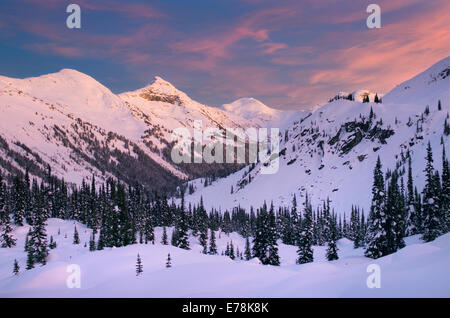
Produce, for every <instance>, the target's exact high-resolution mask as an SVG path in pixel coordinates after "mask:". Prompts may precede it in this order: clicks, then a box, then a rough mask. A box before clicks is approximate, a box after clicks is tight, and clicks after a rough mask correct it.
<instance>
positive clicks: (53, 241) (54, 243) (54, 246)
mask: <svg viewBox="0 0 450 318" xmlns="http://www.w3.org/2000/svg"><path fill="white" fill-rule="evenodd" d="M48 247H49V248H50V249H51V250H53V249H55V248H56V242H55V240H54V239H53V236H50V243H49V244H48Z"/></svg>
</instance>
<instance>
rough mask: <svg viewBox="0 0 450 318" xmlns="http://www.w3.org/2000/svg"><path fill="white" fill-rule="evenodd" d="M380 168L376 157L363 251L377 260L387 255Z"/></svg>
mask: <svg viewBox="0 0 450 318" xmlns="http://www.w3.org/2000/svg"><path fill="white" fill-rule="evenodd" d="M381 167H382V166H381V160H380V157H378V159H377V164H376V166H375V170H374V177H373V186H372V203H371V206H370V214H369V221H368V222H369V227H368V232H367V247H366V250H365V255H366V256H367V257H371V258H379V257H381V256H384V255H387V254H388V238H387V232H386V223H387V216H386V212H385V210H386V195H385V189H384V177H383V172H382V171H381Z"/></svg>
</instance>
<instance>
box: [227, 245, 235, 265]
mask: <svg viewBox="0 0 450 318" xmlns="http://www.w3.org/2000/svg"><path fill="white" fill-rule="evenodd" d="M228 256H229V257H230V258H231V259H232V260H234V259H235V257H236V256H235V255H234V246H233V241H231V243H230V250H229V254H228Z"/></svg>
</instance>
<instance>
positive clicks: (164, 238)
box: [161, 226, 169, 245]
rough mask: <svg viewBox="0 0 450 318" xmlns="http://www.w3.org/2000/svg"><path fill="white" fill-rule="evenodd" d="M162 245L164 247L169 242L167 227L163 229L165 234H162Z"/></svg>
mask: <svg viewBox="0 0 450 318" xmlns="http://www.w3.org/2000/svg"><path fill="white" fill-rule="evenodd" d="M161 244H162V245H168V244H169V242H168V241H167V230H166V227H165V226H164V227H163V234H162V239H161Z"/></svg>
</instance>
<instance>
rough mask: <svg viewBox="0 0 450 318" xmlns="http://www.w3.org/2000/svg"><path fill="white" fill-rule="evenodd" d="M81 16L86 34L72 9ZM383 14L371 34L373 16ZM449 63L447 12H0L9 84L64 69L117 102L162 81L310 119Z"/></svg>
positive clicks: (360, 8)
mask: <svg viewBox="0 0 450 318" xmlns="http://www.w3.org/2000/svg"><path fill="white" fill-rule="evenodd" d="M70 3H76V4H78V5H79V6H80V7H81V29H69V28H67V26H66V19H67V17H68V16H69V13H66V7H67V6H68V5H69V4H70ZM370 3H376V4H378V5H379V6H380V7H381V28H379V29H369V28H368V27H367V25H366V19H367V17H368V16H369V13H367V12H366V8H367V6H368V5H369V4H370ZM448 55H450V1H448V0H428V1H423V0H371V1H361V0H352V1H349V0H328V1H317V0H264V1H262V0H170V1H168V0H152V1H149V0H147V1H144V0H142V1H140V0H128V1H120V0H71V1H64V0H2V1H0V75H3V76H9V77H18V78H25V77H30V76H39V75H43V74H48V73H53V72H57V71H59V70H60V69H63V68H71V69H76V70H78V71H80V72H83V73H86V74H88V75H90V76H92V77H94V78H95V79H96V80H98V81H99V82H101V83H102V84H103V85H105V86H107V87H108V88H110V89H111V90H112V91H113V92H115V93H121V92H124V91H130V90H136V89H138V88H141V87H144V86H146V85H148V84H149V83H151V82H152V81H153V78H154V76H161V77H162V78H164V79H165V80H167V81H169V82H171V83H172V84H173V85H174V86H176V87H177V88H179V89H181V90H183V91H185V92H186V93H187V94H188V95H190V96H191V97H192V98H193V99H195V100H197V101H199V102H202V103H204V104H208V105H211V106H220V105H222V104H224V103H230V102H232V101H234V100H236V99H238V98H242V97H254V98H257V99H259V100H261V101H262V102H263V103H265V104H266V105H268V106H270V107H274V108H278V109H308V108H313V107H315V106H316V105H317V104H320V103H323V102H325V101H326V100H327V99H328V98H330V97H332V96H334V95H335V93H337V92H339V91H347V92H351V91H354V90H356V89H369V90H371V91H373V92H378V93H386V92H388V91H389V90H390V89H392V88H394V87H395V86H396V85H398V84H400V83H401V82H403V81H405V80H407V79H409V78H411V77H412V76H414V75H416V74H418V73H420V72H421V71H423V70H425V69H426V68H428V67H429V66H431V65H433V64H434V63H436V62H438V61H439V60H441V59H443V58H444V57H446V56H448Z"/></svg>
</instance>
